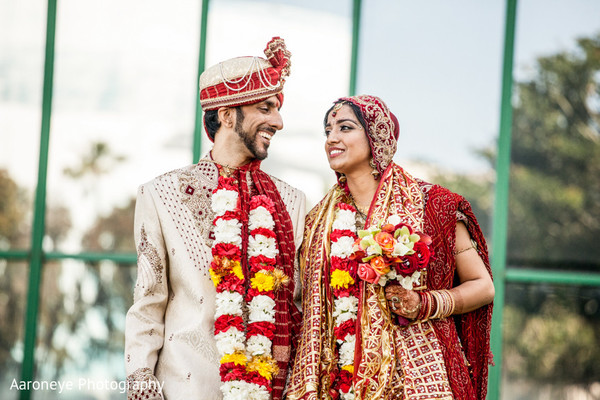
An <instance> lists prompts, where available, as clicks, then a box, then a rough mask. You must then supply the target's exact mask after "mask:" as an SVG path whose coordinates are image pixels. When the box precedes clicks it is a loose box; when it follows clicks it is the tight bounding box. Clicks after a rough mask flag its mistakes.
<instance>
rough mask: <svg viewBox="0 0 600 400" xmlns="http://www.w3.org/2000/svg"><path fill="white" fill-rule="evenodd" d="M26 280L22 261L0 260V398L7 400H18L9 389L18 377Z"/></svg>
mask: <svg viewBox="0 0 600 400" xmlns="http://www.w3.org/2000/svg"><path fill="white" fill-rule="evenodd" d="M28 279H29V274H28V268H27V265H26V264H25V263H24V262H20V261H19V262H17V261H7V260H2V259H0V321H2V323H1V324H0V338H1V340H0V398H2V399H6V400H12V399H17V398H18V397H19V392H18V391H17V390H10V387H11V384H12V382H13V379H16V380H17V381H19V380H20V376H21V363H22V362H23V339H24V338H23V328H24V324H25V307H26V302H27V282H28Z"/></svg>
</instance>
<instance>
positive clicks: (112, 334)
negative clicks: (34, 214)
mask: <svg viewBox="0 0 600 400" xmlns="http://www.w3.org/2000/svg"><path fill="white" fill-rule="evenodd" d="M135 275H136V267H135V266H134V265H126V264H120V265H119V264H115V263H113V262H110V261H102V262H98V263H83V262H80V261H75V260H63V261H60V262H58V261H57V262H51V263H48V264H46V265H45V266H44V272H43V281H42V289H41V292H40V298H41V302H40V312H39V318H38V347H37V348H36V365H37V375H36V377H35V379H36V380H38V381H56V382H61V383H62V384H63V385H70V388H69V389H68V390H66V391H65V392H66V393H64V394H63V395H60V396H58V395H56V393H55V392H54V393H53V392H52V391H47V390H46V391H42V390H39V391H35V392H33V396H32V398H33V399H45V398H55V396H54V395H56V397H60V398H63V397H64V398H73V399H82V398H86V399H107V398H111V399H112V398H115V399H117V398H123V396H124V394H122V389H123V387H124V381H125V366H124V360H123V346H124V337H125V336H124V335H125V333H124V332H125V314H126V313H127V310H128V309H129V306H130V305H131V304H132V303H133V286H134V284H135ZM64 387H67V386H64Z"/></svg>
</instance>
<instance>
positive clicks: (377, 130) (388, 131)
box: [336, 95, 400, 175]
mask: <svg viewBox="0 0 600 400" xmlns="http://www.w3.org/2000/svg"><path fill="white" fill-rule="evenodd" d="M339 102H347V103H352V104H354V105H356V106H358V108H360V111H361V114H362V117H363V119H364V120H365V122H366V123H367V126H366V127H365V128H366V131H367V137H368V138H369V145H370V146H371V155H372V156H373V161H374V162H375V167H376V168H377V170H378V171H379V173H380V174H381V175H383V172H384V171H385V170H386V169H387V167H388V166H389V165H390V163H391V162H392V159H393V158H394V154H396V149H397V146H398V136H399V134H400V127H399V125H398V120H397V119H396V116H395V115H394V114H393V113H392V112H391V111H390V109H389V108H388V106H387V105H386V104H385V103H384V102H383V100H381V99H380V98H379V97H376V96H369V95H360V96H352V97H342V98H340V99H339V100H338V101H336V103H339Z"/></svg>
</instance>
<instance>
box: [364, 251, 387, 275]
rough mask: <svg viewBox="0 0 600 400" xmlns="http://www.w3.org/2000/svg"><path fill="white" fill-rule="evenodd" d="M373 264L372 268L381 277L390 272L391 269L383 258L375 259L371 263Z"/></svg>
mask: <svg viewBox="0 0 600 400" xmlns="http://www.w3.org/2000/svg"><path fill="white" fill-rule="evenodd" d="M369 263H370V264H371V268H373V269H374V270H375V271H376V272H377V273H378V274H379V275H384V274H387V273H388V272H390V267H389V266H388V265H387V264H386V263H385V260H384V259H383V257H381V256H378V257H373V258H371V261H370V262H369Z"/></svg>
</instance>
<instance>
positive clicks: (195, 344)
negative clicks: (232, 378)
mask: <svg viewBox="0 0 600 400" xmlns="http://www.w3.org/2000/svg"><path fill="white" fill-rule="evenodd" d="M175 339H177V340H180V341H182V342H183V343H185V344H187V345H188V346H190V347H191V348H192V349H193V350H194V351H195V352H196V353H198V354H201V355H202V356H203V357H204V358H206V359H207V360H208V361H210V362H212V363H214V364H216V363H218V362H219V355H218V354H217V351H216V348H215V346H214V345H213V343H212V342H213V340H214V334H213V332H212V331H208V330H206V329H203V328H202V327H201V326H198V327H196V328H194V329H190V330H187V331H185V332H181V333H178V334H177V335H176V336H175Z"/></svg>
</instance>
